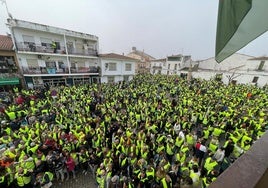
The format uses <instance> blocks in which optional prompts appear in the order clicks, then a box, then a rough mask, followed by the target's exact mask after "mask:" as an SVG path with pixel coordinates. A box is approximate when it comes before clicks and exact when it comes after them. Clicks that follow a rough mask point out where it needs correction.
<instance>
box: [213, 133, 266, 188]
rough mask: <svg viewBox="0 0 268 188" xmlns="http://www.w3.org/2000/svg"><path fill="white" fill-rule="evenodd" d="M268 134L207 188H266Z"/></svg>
mask: <svg viewBox="0 0 268 188" xmlns="http://www.w3.org/2000/svg"><path fill="white" fill-rule="evenodd" d="M267 169H268V132H267V131H266V133H265V134H264V135H263V136H262V137H261V138H260V139H259V140H257V141H256V142H255V143H254V144H253V145H252V146H251V148H250V149H249V150H248V151H247V152H246V153H245V154H244V155H242V156H241V157H240V158H239V159H237V160H236V161H235V162H234V163H233V164H232V165H231V166H230V167H229V168H228V169H226V170H225V171H224V172H223V173H222V174H221V175H220V176H219V177H218V178H217V179H216V181H214V182H213V183H211V184H210V186H209V188H227V187H236V188H239V187H243V188H252V187H258V188H261V187H268V179H267V178H266V177H267V176H268V172H267Z"/></svg>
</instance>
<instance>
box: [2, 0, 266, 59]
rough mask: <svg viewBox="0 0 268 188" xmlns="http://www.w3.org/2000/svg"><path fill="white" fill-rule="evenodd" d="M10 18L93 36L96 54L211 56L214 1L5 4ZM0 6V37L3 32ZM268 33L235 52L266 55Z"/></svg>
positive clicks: (33, 0) (23, 0)
mask: <svg viewBox="0 0 268 188" xmlns="http://www.w3.org/2000/svg"><path fill="white" fill-rule="evenodd" d="M6 1H7V5H8V9H9V12H10V13H11V14H12V16H13V17H14V18H16V19H20V20H25V21H30V22H36V23H40V24H45V25H51V26H55V27H61V28H65V29H70V30H74V31H79V32H84V33H89V34H93V35H96V36H98V37H99V49H100V53H110V52H114V53H119V54H122V53H124V54H127V53H129V52H130V51H131V48H132V46H135V47H137V49H138V50H141V51H142V50H144V52H146V53H148V54H149V55H151V56H153V57H156V58H164V57H166V56H167V55H173V54H184V55H191V56H192V58H193V59H194V60H202V59H206V58H210V57H214V55H215V54H214V53H215V39H216V24H217V11H218V0H202V1H201V0H6ZM6 18H7V11H6V8H5V5H4V4H1V3H0V34H6V32H9V31H8V29H7V27H6V25H5V23H6ZM267 46H268V34H267V33H266V34H264V35H263V36H261V37H259V38H258V39H257V40H255V41H254V42H252V43H250V44H249V45H248V46H247V47H245V48H243V49H242V50H240V51H239V52H240V53H243V54H247V55H253V56H262V55H268V53H267V49H268V48H267Z"/></svg>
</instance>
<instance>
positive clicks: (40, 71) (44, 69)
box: [22, 66, 100, 74]
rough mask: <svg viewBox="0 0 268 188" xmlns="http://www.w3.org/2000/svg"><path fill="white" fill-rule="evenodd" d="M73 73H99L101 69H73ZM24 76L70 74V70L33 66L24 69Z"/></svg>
mask: <svg viewBox="0 0 268 188" xmlns="http://www.w3.org/2000/svg"><path fill="white" fill-rule="evenodd" d="M70 70H71V74H72V73H99V72H100V69H99V68H98V67H77V68H73V67H71V69H70ZM22 72H23V74H69V70H68V68H65V69H62V68H60V69H57V68H49V67H39V66H35V67H34V66H31V67H22Z"/></svg>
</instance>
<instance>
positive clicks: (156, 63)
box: [150, 54, 192, 75]
mask: <svg viewBox="0 0 268 188" xmlns="http://www.w3.org/2000/svg"><path fill="white" fill-rule="evenodd" d="M191 61H192V60H191V56H183V55H181V54H179V55H172V56H167V57H166V58H164V59H156V60H152V61H151V66H150V73H151V74H164V75H174V74H175V75H176V74H180V73H181V70H182V69H183V68H185V67H187V66H189V65H190V62H191Z"/></svg>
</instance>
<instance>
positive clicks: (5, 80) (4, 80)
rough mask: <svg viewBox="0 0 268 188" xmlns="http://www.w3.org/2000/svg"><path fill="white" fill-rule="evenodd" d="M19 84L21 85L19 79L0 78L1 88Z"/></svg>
mask: <svg viewBox="0 0 268 188" xmlns="http://www.w3.org/2000/svg"><path fill="white" fill-rule="evenodd" d="M18 84H20V80H19V78H0V86H4V85H18Z"/></svg>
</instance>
